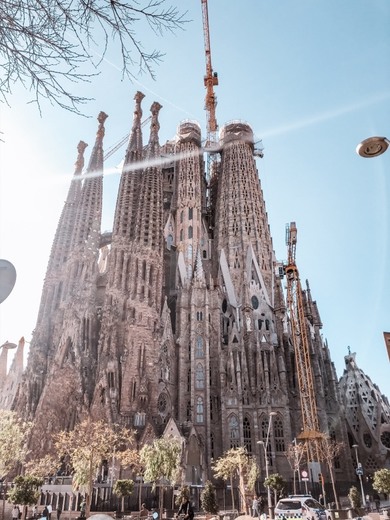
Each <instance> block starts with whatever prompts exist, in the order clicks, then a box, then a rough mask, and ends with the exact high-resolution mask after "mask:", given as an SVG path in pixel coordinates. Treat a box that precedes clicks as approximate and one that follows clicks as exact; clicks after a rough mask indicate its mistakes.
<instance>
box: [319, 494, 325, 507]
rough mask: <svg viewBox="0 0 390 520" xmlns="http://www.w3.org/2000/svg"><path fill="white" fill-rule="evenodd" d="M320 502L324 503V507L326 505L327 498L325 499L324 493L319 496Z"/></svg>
mask: <svg viewBox="0 0 390 520" xmlns="http://www.w3.org/2000/svg"><path fill="white" fill-rule="evenodd" d="M318 502H319V503H320V504H321V505H322V507H325V499H324V495H320V496H319V497H318Z"/></svg>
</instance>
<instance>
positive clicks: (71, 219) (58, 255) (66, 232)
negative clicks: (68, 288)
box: [48, 141, 88, 274]
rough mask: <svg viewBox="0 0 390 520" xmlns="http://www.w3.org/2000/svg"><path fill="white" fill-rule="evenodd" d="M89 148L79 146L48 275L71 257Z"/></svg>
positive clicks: (85, 144) (85, 145) (55, 238)
mask: <svg viewBox="0 0 390 520" xmlns="http://www.w3.org/2000/svg"><path fill="white" fill-rule="evenodd" d="M87 146H88V145H87V143H84V141H80V142H79V144H78V145H77V152H78V155H77V159H76V163H75V171H74V176H73V180H72V182H71V184H70V187H69V191H68V196H67V198H66V201H65V204H64V208H63V210H62V213H61V216H60V220H59V222H58V226H57V231H56V234H55V237H54V240H53V245H52V249H51V255H50V260H49V265H48V274H50V273H49V271H50V270H51V269H53V268H58V267H60V265H61V264H63V263H64V262H66V260H67V259H68V257H69V253H70V245H71V239H72V233H73V228H74V223H75V217H76V214H75V207H76V205H77V202H78V199H79V197H80V193H81V180H80V176H81V173H82V171H83V168H84V151H85V149H86V148H87Z"/></svg>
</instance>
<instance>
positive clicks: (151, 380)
mask: <svg viewBox="0 0 390 520" xmlns="http://www.w3.org/2000/svg"><path fill="white" fill-rule="evenodd" d="M143 97H144V96H143V94H142V93H140V92H137V93H136V95H135V110H134V119H133V125H132V129H131V133H130V138H129V142H128V147H127V150H126V154H125V160H124V167H123V173H122V176H121V181H120V186H119V191H118V197H117V204H116V212H115V217H114V224H113V230H112V233H105V234H102V233H101V231H100V222H101V214H102V192H103V184H102V175H101V173H102V171H103V139H104V132H105V130H104V122H105V120H106V118H107V115H106V114H104V113H103V112H102V113H100V114H99V117H98V122H99V125H98V131H97V135H96V141H95V144H94V147H93V150H92V152H91V156H90V160H89V164H88V167H87V170H86V173H82V172H83V166H84V152H85V148H86V146H87V145H86V144H85V143H84V142H80V144H79V146H78V157H77V161H76V165H75V172H74V178H73V181H72V183H71V186H70V188H69V193H68V196H67V199H66V202H65V205H64V208H63V211H62V214H61V217H60V220H59V223H58V228H57V231H56V235H55V237H54V241H53V246H52V250H51V255H50V258H49V263H48V268H47V274H46V278H45V281H44V287H43V291H42V298H41V304H40V310H39V315H38V320H37V325H36V328H35V332H34V336H33V340H32V344H31V348H30V354H29V361H28V366H27V369H26V373H25V376H24V381H23V386H22V390H21V392H20V394H19V396H18V399H17V402H16V404H15V407H16V409H17V410H18V411H19V412H20V413H22V414H23V415H24V416H25V417H26V418H29V419H32V418H34V419H35V425H36V426H35V428H34V435H33V438H32V440H31V449H32V450H33V451H34V452H35V453H39V452H40V451H42V452H44V451H45V450H47V447H48V443H47V442H48V441H47V439H48V438H49V436H50V434H51V433H52V432H56V431H59V430H62V429H67V428H73V427H75V425H77V422H78V421H80V420H82V419H83V418H84V417H85V416H86V415H88V414H91V415H92V416H93V417H99V418H102V417H104V418H106V420H107V421H109V422H112V423H121V424H124V425H128V426H129V427H130V428H134V429H136V431H137V438H138V441H139V443H140V445H141V444H142V443H143V442H146V441H147V440H149V439H151V438H153V437H155V436H160V435H163V434H164V430H166V428H167V427H169V428H170V429H172V431H173V430H175V431H176V430H177V432H180V434H181V435H182V436H183V439H186V447H187V455H188V454H190V455H191V456H190V457H188V456H186V458H185V461H186V466H185V470H184V477H183V478H184V480H185V481H186V482H187V483H192V484H199V483H201V482H204V481H205V479H206V478H207V477H209V476H210V473H209V472H210V462H211V459H215V458H218V457H219V456H221V455H222V454H223V453H224V452H225V451H226V450H227V449H229V448H231V447H235V446H245V447H246V448H247V450H248V452H249V453H251V454H253V455H255V456H256V457H258V460H259V462H260V461H261V465H262V467H263V468H264V456H265V453H266V451H267V454H268V460H269V468H270V471H272V472H275V471H278V472H280V473H282V474H283V475H291V473H292V472H291V469H290V467H289V465H288V461H287V459H286V457H285V454H284V452H285V451H286V449H287V446H288V445H289V444H290V443H291V442H292V441H293V439H296V438H299V434H300V432H301V429H302V421H301V410H300V399H299V397H300V396H299V386H298V379H297V370H296V363H295V355H294V348H293V344H292V341H291V329H290V323H289V318H288V314H287V310H286V303H285V296H284V290H283V267H282V266H281V264H279V263H278V262H277V261H276V258H275V255H274V251H273V246H272V238H271V235H270V230H269V225H268V219H267V212H266V207H265V202H264V199H263V193H262V189H261V184H260V180H259V175H258V171H257V167H256V158H255V156H256V153H255V148H254V139H253V132H252V129H251V127H250V126H249V125H248V124H246V123H243V122H238V121H233V122H230V123H228V124H226V125H225V126H224V127H223V128H222V129H221V132H220V140H219V148H218V150H217V151H216V152H215V153H216V154H217V160H216V161H213V170H212V172H211V179H207V176H206V174H205V162H204V154H203V150H202V147H201V140H202V138H201V130H200V127H199V125H198V124H197V123H196V122H193V121H185V122H183V123H181V124H180V125H179V127H178V131H177V136H176V138H175V139H174V140H172V141H169V142H167V143H165V144H164V145H162V146H161V145H160V143H159V135H158V134H159V121H158V116H159V111H160V109H161V106H160V105H159V104H158V103H153V104H152V107H151V123H150V132H149V138H148V142H147V144H146V145H144V144H143V135H142V124H141V120H142V109H141V103H142V99H143ZM303 301H304V310H305V327H306V329H307V331H308V338H309V343H310V358H311V364H312V371H313V380H314V385H315V394H316V400H317V409H318V418H319V425H320V430H321V432H324V433H326V434H328V435H329V436H331V438H333V439H336V440H338V441H341V442H345V445H346V446H347V445H348V438H347V430H346V423H345V420H344V407H343V403H342V399H341V396H340V391H339V385H338V381H337V376H336V372H335V368H334V365H333V363H332V360H331V356H330V352H329V348H328V345H327V344H326V342H324V340H323V339H322V336H321V332H320V331H321V328H322V323H321V319H320V315H319V311H318V308H317V304H316V302H315V301H314V300H313V299H312V295H311V290H310V287H309V285H308V284H307V286H306V289H305V290H304V291H303ZM271 412H272V423H271V425H270V420H271V416H270V413H271ZM269 427H270V428H269ZM269 431H270V435H269V443H268V445H267V446H266V448H267V450H265V449H263V448H264V447H265V443H266V441H267V439H268V437H267V435H268V432H269ZM259 442H260V444H259ZM261 442H263V445H261ZM49 446H50V445H49ZM352 455H353V454H352ZM314 473H315V474H314ZM314 473H313V475H312V478H313V480H314V481H318V478H319V476H318V472H314ZM352 474H353V466H352V458H351V453H350V451H349V450H345V452H344V453H342V454H341V456H340V460H339V461H338V467H337V468H336V475H337V478H338V479H339V480H351V478H352Z"/></svg>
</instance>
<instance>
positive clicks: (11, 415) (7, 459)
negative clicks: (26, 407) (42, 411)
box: [0, 410, 31, 478]
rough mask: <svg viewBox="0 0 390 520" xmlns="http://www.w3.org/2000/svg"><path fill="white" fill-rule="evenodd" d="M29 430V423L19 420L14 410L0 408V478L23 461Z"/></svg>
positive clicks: (26, 452)
mask: <svg viewBox="0 0 390 520" xmlns="http://www.w3.org/2000/svg"><path fill="white" fill-rule="evenodd" d="M30 430H31V423H26V422H23V421H21V420H20V419H19V418H18V416H17V415H16V413H15V412H10V411H7V410H0V478H4V477H6V476H7V475H8V474H9V473H10V472H11V470H12V469H14V468H15V466H16V465H17V464H20V463H23V462H24V460H25V458H26V456H27V454H28V450H27V438H28V435H29V433H30Z"/></svg>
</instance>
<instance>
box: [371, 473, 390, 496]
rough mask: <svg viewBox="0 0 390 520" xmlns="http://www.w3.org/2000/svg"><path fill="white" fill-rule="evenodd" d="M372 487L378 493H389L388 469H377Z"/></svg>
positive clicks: (389, 474)
mask: <svg viewBox="0 0 390 520" xmlns="http://www.w3.org/2000/svg"><path fill="white" fill-rule="evenodd" d="M372 487H373V488H374V489H375V490H376V491H378V493H387V494H389V493H390V469H386V468H384V469H379V470H378V471H375V473H374V480H373V483H372Z"/></svg>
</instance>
